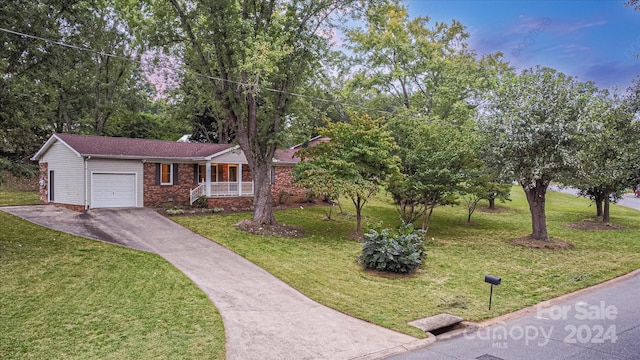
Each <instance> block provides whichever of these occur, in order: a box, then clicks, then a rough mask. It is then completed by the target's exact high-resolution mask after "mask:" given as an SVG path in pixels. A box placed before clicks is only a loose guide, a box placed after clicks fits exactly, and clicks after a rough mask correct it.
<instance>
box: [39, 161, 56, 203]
mask: <svg viewBox="0 0 640 360" xmlns="http://www.w3.org/2000/svg"><path fill="white" fill-rule="evenodd" d="M41 179H44V181H45V186H40V184H39V183H40V180H41ZM38 188H39V189H40V202H43V203H46V202H48V201H47V199H49V197H48V195H47V190H48V189H49V163H46V162H42V163H40V174H38ZM54 195H55V194H54Z"/></svg>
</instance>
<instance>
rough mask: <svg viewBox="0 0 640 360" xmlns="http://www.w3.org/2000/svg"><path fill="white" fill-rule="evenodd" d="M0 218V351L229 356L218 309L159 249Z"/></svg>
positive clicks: (39, 355) (58, 355) (3, 354)
mask: <svg viewBox="0 0 640 360" xmlns="http://www.w3.org/2000/svg"><path fill="white" fill-rule="evenodd" d="M0 199H7V197H6V194H2V193H0ZM0 224H2V225H1V226H0V284H1V285H0V359H224V351H225V348H224V329H223V325H222V320H221V318H220V315H219V314H218V312H217V310H216V309H215V307H214V306H213V304H212V303H211V301H209V299H208V298H207V297H206V296H205V295H204V294H203V293H202V292H201V291H200V290H199V289H198V288H197V287H196V286H195V285H194V284H193V283H192V282H191V281H190V280H189V279H188V278H186V277H185V276H184V275H183V274H182V273H181V272H179V271H178V270H177V269H175V268H174V267H173V266H171V265H170V264H169V263H167V262H166V261H165V260H164V259H162V258H161V257H159V256H157V255H153V254H149V253H145V252H141V251H135V250H130V249H126V248H122V247H119V246H114V245H109V244H104V243H101V242H98V241H93V240H87V239H84V238H80V237H76V236H72V235H68V234H63V233H59V232H56V231H53V230H48V229H45V228H43V227H40V226H37V225H33V224H31V223H28V222H26V221H23V220H21V219H19V218H17V217H14V216H12V215H8V214H6V213H4V212H1V211H0Z"/></svg>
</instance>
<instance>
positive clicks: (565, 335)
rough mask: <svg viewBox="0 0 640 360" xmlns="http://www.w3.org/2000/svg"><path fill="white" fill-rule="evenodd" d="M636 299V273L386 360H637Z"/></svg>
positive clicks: (639, 309) (629, 200)
mask: <svg viewBox="0 0 640 360" xmlns="http://www.w3.org/2000/svg"><path fill="white" fill-rule="evenodd" d="M550 189H551V190H554V191H560V192H563V193H568V194H573V195H576V194H577V190H575V189H571V188H565V189H560V188H558V187H551V188H550ZM618 204H619V205H622V206H626V207H630V208H633V209H638V210H640V198H635V197H634V196H633V195H632V194H627V195H625V197H624V198H623V199H622V200H620V201H619V202H618ZM638 297H640V270H638V271H635V272H633V273H631V274H629V275H627V276H624V277H622V278H619V279H614V280H612V281H609V282H606V283H603V284H600V285H598V286H595V287H592V288H589V289H585V290H582V291H579V292H576V293H573V294H569V295H566V296H563V297H561V298H558V299H554V300H550V301H547V302H543V303H541V304H539V305H537V306H535V307H532V308H528V309H525V310H523V311H520V312H517V313H515V314H511V315H507V316H505V317H503V318H498V319H494V320H493V321H491V322H493V324H492V325H489V326H487V327H483V328H481V329H479V330H476V331H469V332H467V333H464V334H460V335H458V336H455V337H453V338H450V339H447V340H442V341H439V342H437V343H435V344H433V345H431V346H429V347H427V348H423V349H420V350H416V351H413V352H407V353H404V354H400V355H396V356H391V357H389V358H388V360H423V359H424V360H451V359H469V360H471V359H478V360H528V359H532V360H533V359H536V360H542V359H544V360H568V359H575V360H638V359H640V301H638Z"/></svg>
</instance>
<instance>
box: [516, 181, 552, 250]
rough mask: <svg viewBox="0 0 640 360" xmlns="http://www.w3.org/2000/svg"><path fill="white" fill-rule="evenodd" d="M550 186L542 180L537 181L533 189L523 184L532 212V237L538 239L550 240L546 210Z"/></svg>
mask: <svg viewBox="0 0 640 360" xmlns="http://www.w3.org/2000/svg"><path fill="white" fill-rule="evenodd" d="M548 186H549V184H548V183H544V182H543V181H540V180H538V181H536V187H535V188H533V189H530V188H529V187H528V186H522V188H523V189H524V192H525V194H526V195H527V202H528V203H529V211H530V212H531V228H532V232H531V237H532V238H534V239H536V240H549V234H548V233H547V217H546V215H545V211H544V206H545V201H546V195H547V187H548Z"/></svg>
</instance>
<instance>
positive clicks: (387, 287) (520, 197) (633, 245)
mask: <svg viewBox="0 0 640 360" xmlns="http://www.w3.org/2000/svg"><path fill="white" fill-rule="evenodd" d="M513 199H514V201H513V202H511V203H507V204H500V205H499V206H500V207H502V208H503V209H504V212H501V213H486V212H485V213H483V212H480V211H478V212H477V213H476V214H474V217H473V221H474V222H475V223H476V224H475V225H473V226H469V225H465V224H463V222H464V221H465V220H466V216H465V215H466V209H465V208H462V207H442V208H437V209H436V210H435V212H434V215H433V224H432V228H431V231H430V232H429V234H428V239H431V238H434V240H433V241H432V242H430V244H428V245H427V246H426V252H427V257H426V261H425V262H424V263H423V265H422V266H421V268H420V270H419V271H418V273H416V274H414V275H412V276H409V277H406V278H395V279H394V278H384V277H380V276H376V275H374V274H369V273H366V272H364V271H362V269H361V267H360V266H359V264H357V263H356V262H355V258H356V257H357V256H358V255H359V252H360V247H361V245H360V244H359V243H358V242H355V241H353V240H348V234H349V232H350V231H351V230H353V229H354V227H355V219H354V216H353V215H347V216H336V219H337V220H336V221H333V222H328V221H323V220H322V219H323V217H324V216H323V212H322V209H321V208H319V207H308V208H304V209H293V210H286V211H280V212H277V214H276V217H277V219H278V220H279V221H281V222H283V223H287V224H292V225H298V226H302V227H304V228H305V229H306V231H307V236H306V237H304V238H302V239H281V238H273V237H261V236H254V235H248V234H246V233H243V232H240V231H238V230H236V229H234V228H233V225H234V224H235V223H237V222H238V221H239V220H241V219H245V218H249V217H250V215H249V214H235V215H212V216H204V217H183V218H176V219H175V220H176V221H177V222H179V223H180V224H183V225H185V226H187V227H189V228H191V229H193V230H194V231H196V232H198V233H200V234H202V235H204V236H206V237H209V238H210V239H214V240H215V241H217V242H219V243H221V244H223V245H224V246H226V247H228V248H230V249H232V250H233V251H235V252H237V253H239V254H240V255H242V256H244V257H246V258H247V259H249V260H251V261H253V262H254V263H256V264H258V265H259V266H261V267H263V268H265V269H266V270H267V271H269V272H271V273H272V274H274V275H276V276H277V277H279V278H281V279H282V280H284V281H285V282H287V283H289V284H290V285H291V286H293V287H294V288H296V289H298V290H300V291H301V292H302V293H304V294H306V295H307V296H309V297H311V298H312V299H314V300H316V301H318V302H320V303H322V304H325V305H328V306H330V307H332V308H334V309H337V310H339V311H342V312H345V313H347V314H350V315H353V316H355V317H358V318H361V319H364V320H367V321H371V322H374V323H377V324H380V325H382V326H385V327H388V328H391V329H396V330H398V331H401V332H404V333H407V334H411V335H415V336H421V335H422V334H421V333H420V331H418V330H416V329H414V328H413V327H411V326H408V325H407V324H406V323H407V322H408V321H411V320H414V319H417V318H422V317H426V316H430V315H434V314H438V313H442V312H447V313H452V314H456V315H459V316H462V317H463V318H465V319H468V320H481V319H486V318H490V317H494V316H497V315H501V314H504V313H508V312H511V311H514V310H517V309H520V308H523V307H526V306H529V305H533V304H536V303H538V302H540V301H542V300H545V299H549V298H553V297H556V296H558V295H562V294H566V293H569V292H571V291H574V290H577V289H580V288H584V287H587V286H590V285H594V284H597V283H600V282H602V281H604V280H607V279H611V278H613V277H616V276H619V275H622V274H625V273H627V272H630V271H632V270H634V269H637V268H640V256H639V255H640V240H639V235H640V225H639V224H638V218H639V217H638V215H639V213H638V212H637V211H635V210H630V209H626V208H622V207H617V206H614V207H613V208H612V222H613V223H615V224H619V225H622V226H624V229H623V230H611V231H581V230H572V229H569V228H567V227H566V226H565V224H566V223H568V222H575V221H582V220H591V219H593V214H594V213H595V210H594V208H593V207H592V206H589V201H588V200H584V199H576V198H575V197H574V196H570V195H564V194H559V193H553V192H549V193H548V199H547V222H548V226H549V231H550V234H551V235H552V236H553V237H555V238H559V239H563V240H566V241H569V242H571V243H573V244H574V245H575V248H574V249H571V250H563V251H557V250H536V249H529V248H523V247H519V246H516V245H512V244H511V242H510V241H511V240H512V239H514V238H517V237H521V236H525V235H527V234H529V233H530V226H531V225H530V215H529V211H528V207H527V204H526V200H525V199H524V194H523V192H522V190H521V189H520V188H515V187H514V189H513ZM344 203H345V204H346V203H347V202H346V201H344ZM346 209H347V212H348V213H350V214H353V213H354V210H353V208H349V207H347V208H346ZM364 214H365V216H366V219H365V221H366V224H365V225H368V226H374V227H375V226H382V227H396V226H397V225H398V224H399V222H398V217H397V213H396V211H395V208H394V207H393V205H392V204H391V202H390V200H389V199H388V198H386V197H382V196H380V197H378V198H377V199H375V200H374V201H373V202H372V203H371V204H368V205H367V206H366V207H365V209H364ZM487 273H490V274H493V275H496V276H500V277H502V285H501V286H499V287H497V288H495V289H494V299H493V300H494V303H493V307H492V310H491V311H489V310H487V307H488V300H489V299H488V298H489V285H488V284H486V283H484V282H483V280H484V275H485V274H487Z"/></svg>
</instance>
